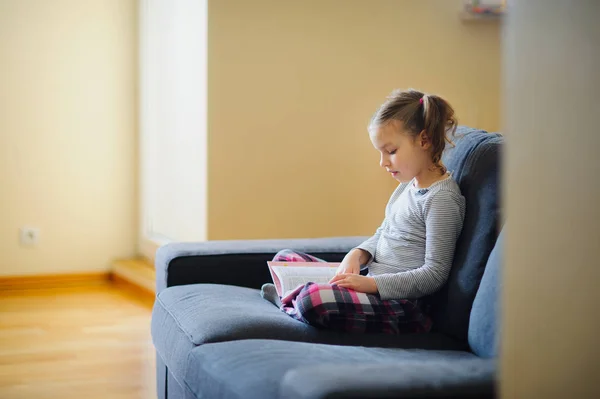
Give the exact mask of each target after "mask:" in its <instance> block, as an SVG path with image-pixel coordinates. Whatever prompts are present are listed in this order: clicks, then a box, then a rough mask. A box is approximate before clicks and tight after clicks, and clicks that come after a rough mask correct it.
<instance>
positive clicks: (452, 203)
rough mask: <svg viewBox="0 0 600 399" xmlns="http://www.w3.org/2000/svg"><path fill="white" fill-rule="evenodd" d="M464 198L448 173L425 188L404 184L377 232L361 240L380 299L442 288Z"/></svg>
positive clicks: (394, 194)
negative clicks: (368, 256)
mask: <svg viewBox="0 0 600 399" xmlns="http://www.w3.org/2000/svg"><path fill="white" fill-rule="evenodd" d="M464 216H465V199H464V197H463V196H462V194H461V192H460V188H459V187H458V184H457V183H456V182H455V181H454V179H453V178H452V177H451V176H450V177H448V178H446V179H444V180H440V181H438V182H436V183H434V184H432V185H431V186H430V187H428V188H426V189H419V188H417V187H415V185H414V180H413V181H410V182H408V183H401V184H400V185H399V186H398V188H397V189H396V190H395V191H394V193H393V194H392V196H391V197H390V200H389V202H388V204H387V206H386V209H385V218H384V220H383V223H382V224H381V226H380V227H379V228H378V229H377V231H376V232H375V234H374V235H373V236H372V237H371V238H369V239H368V240H366V241H365V242H363V243H362V244H361V245H359V246H358V247H357V248H360V249H363V250H365V251H367V252H369V253H370V254H371V259H370V260H369V262H368V263H367V266H368V268H369V274H368V275H369V276H372V277H373V278H374V279H375V283H376V284H377V289H378V291H379V295H380V296H381V299H409V298H419V297H422V296H425V295H429V294H432V293H434V292H435V291H437V290H439V289H440V288H441V287H442V285H443V284H444V283H445V282H446V280H447V279H448V275H449V274H450V268H451V266H452V259H453V257H454V249H455V246H456V241H457V239H458V236H459V234H460V232H461V230H462V226H463V220H464Z"/></svg>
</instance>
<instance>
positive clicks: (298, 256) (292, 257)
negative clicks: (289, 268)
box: [273, 249, 325, 262]
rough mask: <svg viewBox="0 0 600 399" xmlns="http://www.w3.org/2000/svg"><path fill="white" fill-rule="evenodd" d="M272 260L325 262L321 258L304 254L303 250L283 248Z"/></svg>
mask: <svg viewBox="0 0 600 399" xmlns="http://www.w3.org/2000/svg"><path fill="white" fill-rule="evenodd" d="M273 262H325V261H324V260H323V259H320V258H317V257H316V256H312V255H309V254H306V253H304V252H298V251H294V250H291V249H283V250H281V251H279V252H277V254H276V255H275V257H273Z"/></svg>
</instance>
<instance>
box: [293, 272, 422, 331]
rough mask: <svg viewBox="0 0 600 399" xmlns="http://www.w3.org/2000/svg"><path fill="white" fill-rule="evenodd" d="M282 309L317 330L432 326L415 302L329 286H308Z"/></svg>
mask: <svg viewBox="0 0 600 399" xmlns="http://www.w3.org/2000/svg"><path fill="white" fill-rule="evenodd" d="M282 310H283V311H285V312H286V313H287V314H289V315H290V316H292V317H294V318H295V319H297V320H300V321H303V322H305V323H307V324H311V325H313V326H315V327H319V328H324V329H329V330H335V331H344V332H362V333H388V334H400V333H417V332H428V331H429V330H430V329H431V325H432V323H431V319H430V318H429V317H428V316H427V315H425V314H424V313H423V312H422V310H421V309H420V307H419V306H418V305H417V304H416V303H415V302H414V301H408V300H388V301H383V300H381V299H380V298H379V295H371V294H365V293H360V292H356V291H354V290H350V289H347V288H342V287H338V286H336V285H333V286H332V285H329V284H315V283H308V284H306V286H304V287H303V288H302V289H301V290H300V291H299V292H298V293H297V295H294V296H293V298H292V296H291V295H289V296H287V297H286V298H283V307H282Z"/></svg>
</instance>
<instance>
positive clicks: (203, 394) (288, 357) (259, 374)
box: [185, 340, 491, 399]
mask: <svg viewBox="0 0 600 399" xmlns="http://www.w3.org/2000/svg"><path fill="white" fill-rule="evenodd" d="M469 359H474V360H477V359H478V358H477V357H476V356H475V355H473V354H471V353H468V352H460V351H441V350H421V349H408V350H407V349H391V348H362V347H358V346H356V347H353V346H338V345H322V344H309V343H303V342H285V341H274V340H244V341H231V342H222V343H215V344H207V345H202V346H199V347H197V348H195V349H194V350H193V351H192V353H191V355H190V357H189V360H188V361H189V364H188V365H187V367H186V374H185V380H186V382H187V384H188V386H189V388H190V390H191V391H192V392H194V393H195V394H196V395H198V397H199V398H248V399H250V398H261V399H262V398H276V397H280V396H279V390H280V382H281V381H282V379H283V378H284V377H285V376H286V373H288V372H289V371H292V370H305V369H308V368H312V367H315V366H318V367H320V370H323V368H327V369H328V370H331V371H333V370H335V369H337V368H338V367H347V366H351V367H358V366H361V367H372V366H379V368H388V369H390V370H397V372H398V374H399V373H400V372H401V371H402V370H405V369H406V368H407V367H409V366H410V365H411V364H413V362H414V364H415V365H416V364H419V367H423V366H422V364H423V363H429V364H430V365H431V369H435V368H436V367H440V368H444V369H445V370H448V369H449V368H450V367H451V366H450V364H452V363H455V362H458V361H464V360H469ZM357 370H359V369H357ZM392 374H393V373H392ZM440 374H441V373H440V372H438V373H436V374H434V376H433V377H434V378H436V379H438V381H439V378H441V377H440ZM466 374H468V373H467V372H465V373H463V374H460V373H458V374H455V373H450V378H447V380H449V381H450V382H452V378H451V377H452V376H455V377H456V378H455V380H456V381H454V382H455V383H457V384H458V383H459V380H462V381H463V382H465V385H469V381H470V380H469V378H467V379H466V380H465V379H464V378H462V377H464V375H466ZM490 374H491V373H488V376H487V385H488V386H489V385H490V382H491V375H490ZM333 375H334V376H335V375H339V374H336V373H334V374H333ZM353 375H354V376H356V377H357V378H360V380H361V381H366V380H368V377H370V376H369V375H362V376H359V375H358V374H356V373H354V374H353ZM436 376H437V377H436ZM288 381H289V380H288ZM432 381H433V380H432ZM357 382H358V380H357ZM405 382H406V383H410V381H405ZM316 383H317V381H313V382H308V383H307V384H315V385H314V386H313V392H318V391H319V387H318V386H316ZM390 384H391V385H393V384H394V383H393V381H390ZM324 385H325V386H327V385H330V384H324ZM433 385H435V384H433ZM282 389H285V390H289V391H294V390H296V391H297V388H294V386H293V385H288V386H286V387H283V388H282ZM281 397H282V398H285V397H286V396H281Z"/></svg>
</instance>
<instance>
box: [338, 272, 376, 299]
mask: <svg viewBox="0 0 600 399" xmlns="http://www.w3.org/2000/svg"><path fill="white" fill-rule="evenodd" d="M329 284H335V285H337V286H338V287H344V288H349V289H352V290H354V291H357V292H364V293H365V294H377V293H378V292H379V291H378V290H377V284H375V279H374V278H373V277H367V276H361V275H360V274H351V273H342V274H338V275H336V276H334V277H333V278H332V279H331V281H329Z"/></svg>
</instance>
